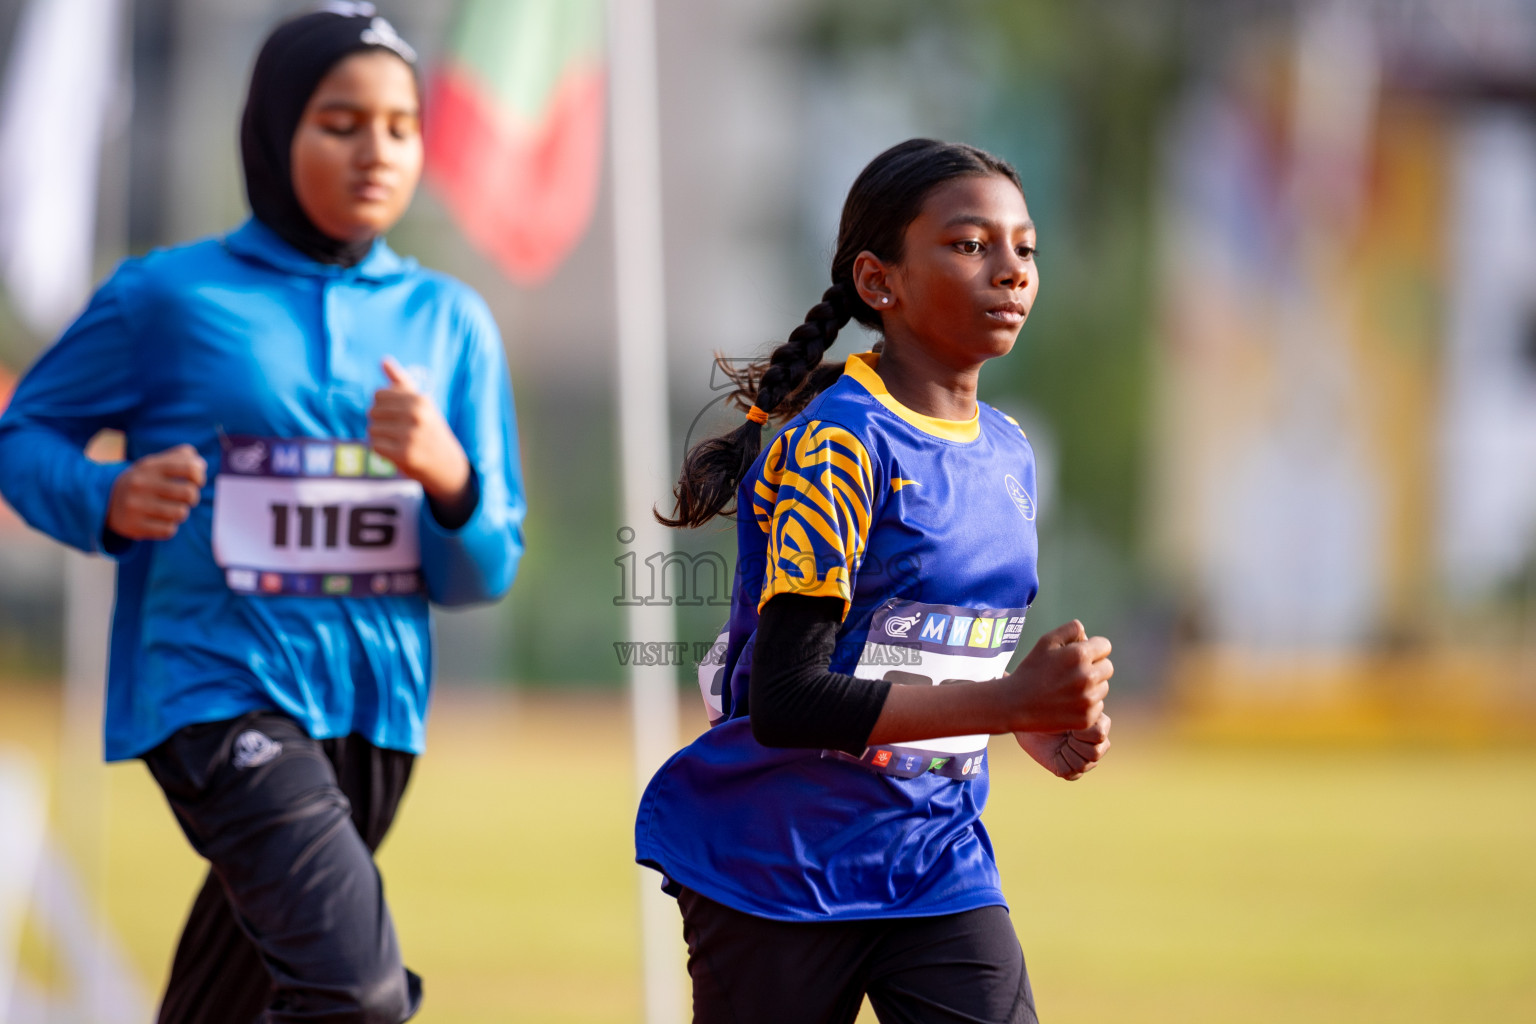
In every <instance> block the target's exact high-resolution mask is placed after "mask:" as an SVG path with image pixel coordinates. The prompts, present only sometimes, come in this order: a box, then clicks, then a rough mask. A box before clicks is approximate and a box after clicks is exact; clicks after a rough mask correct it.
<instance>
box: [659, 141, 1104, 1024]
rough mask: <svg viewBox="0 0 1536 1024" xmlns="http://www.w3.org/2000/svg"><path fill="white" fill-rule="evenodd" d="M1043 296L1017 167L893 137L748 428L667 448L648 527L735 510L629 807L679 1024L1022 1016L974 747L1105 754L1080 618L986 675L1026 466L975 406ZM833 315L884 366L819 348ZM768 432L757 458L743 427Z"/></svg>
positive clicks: (1024, 538)
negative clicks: (709, 613) (687, 994)
mask: <svg viewBox="0 0 1536 1024" xmlns="http://www.w3.org/2000/svg"><path fill="white" fill-rule="evenodd" d="M1038 287H1039V276H1038V273H1037V271H1036V267H1035V226H1034V224H1033V222H1032V221H1031V220H1030V218H1029V211H1028V209H1027V207H1026V205H1025V202H1024V194H1023V190H1022V188H1021V186H1020V184H1019V179H1018V175H1017V174H1016V173H1015V171H1014V170H1013V168H1012V167H1011V166H1009V165H1008V164H1007V163H1006V162H1004V161H1002V160H1000V159H998V158H997V157H995V156H992V155H990V154H988V153H985V152H982V151H981V150H978V149H975V148H973V147H971V146H964V145H952V144H945V143H941V142H935V141H932V140H928V139H913V140H910V141H908V142H904V143H902V144H900V145H898V146H895V147H892V148H891V149H889V150H887V151H886V152H884V153H882V154H880V155H879V156H878V157H876V158H875V159H874V161H873V162H871V163H870V165H869V166H868V167H867V168H865V169H864V171H863V173H861V174H860V175H859V177H858V179H857V180H856V181H855V182H854V184H853V188H852V190H851V191H850V193H849V195H848V200H847V203H846V204H845V206H844V208H843V216H842V224H841V227H840V230H839V233H838V244H837V251H836V254H835V255H834V257H833V260H832V286H831V287H830V288H828V289H827V291H826V293H825V294H824V295H823V296H822V300H821V302H819V303H817V304H816V305H815V306H813V307H812V308H811V310H810V312H809V313H808V314H807V315H806V319H805V322H804V323H803V324H801V325H800V326H799V327H797V328H795V330H794V331H793V332H792V333H791V334H790V336H789V339H788V340H787V341H786V343H785V344H783V345H781V346H779V347H778V348H777V349H776V350H775V351H774V352H773V354H772V355H771V356H770V357H769V359H768V360H767V362H766V363H758V364H754V365H753V366H751V367H749V368H747V369H746V370H745V371H742V372H740V373H739V374H738V376H737V378H736V382H737V385H738V388H737V391H736V398H737V400H738V401H739V402H740V403H741V404H742V406H743V407H744V408H745V409H746V421H745V422H744V423H743V424H742V425H741V426H740V427H738V428H737V429H735V430H734V431H732V432H730V433H728V434H726V435H724V436H722V437H718V438H713V439H710V440H707V441H704V442H702V443H700V444H699V445H697V446H696V447H695V448H694V449H693V450H692V451H690V452H689V453H688V455H687V458H686V461H685V463H684V466H683V471H682V474H681V477H680V479H679V481H678V484H677V489H676V492H675V496H676V499H677V507H676V510H675V512H674V514H673V515H672V516H671V517H660V518H662V521H663V522H665V523H668V524H669V525H673V526H700V525H702V524H704V523H706V522H708V521H709V520H710V519H712V518H713V517H715V516H717V515H732V514H734V513H736V512H738V511H739V513H740V514H739V516H738V523H737V543H738V571H737V576H736V584H735V588H734V593H733V599H732V606H731V615H730V620H729V622H728V624H727V627H726V631H725V633H724V634H723V635H722V638H721V639H722V641H723V643H721V644H717V645H716V649H717V650H723V651H724V656H723V658H719V659H715V660H714V661H712V662H707V663H706V664H705V665H703V666H701V667H700V686H701V689H702V691H703V694H704V698H705V702H706V704H707V705H708V707H709V713H710V720H711V726H712V727H711V728H710V729H709V730H708V731H706V732H705V733H704V734H703V735H701V736H700V737H699V738H698V739H696V740H695V741H694V742H693V743H691V744H690V745H689V746H687V747H686V748H684V749H683V750H682V751H681V752H679V753H678V754H676V755H674V756H673V757H672V759H671V760H670V761H668V762H667V763H666V764H665V765H664V766H663V767H662V768H661V770H660V771H658V772H657V774H656V776H655V778H654V779H652V780H651V783H650V785H649V787H648V788H647V790H646V793H645V795H644V797H643V798H642V801H641V805H640V811H639V816H638V820H637V822H636V844H637V848H638V860H639V861H640V862H641V863H642V864H645V865H648V866H650V867H653V868H656V869H657V870H659V871H661V872H662V874H663V875H664V887H665V888H666V890H667V891H668V892H670V893H672V894H673V895H675V896H677V898H678V902H679V905H680V908H681V911H682V916H683V934H684V936H685V938H686V939H687V942H688V950H689V959H688V968H689V973H690V975H691V976H692V978H693V1006H694V1020H695V1021H696V1022H700V1024H713V1022H716V1021H733V1022H749V1021H764V1022H768V1021H774V1022H779V1021H796V1022H807V1024H809V1022H819V1021H826V1022H844V1021H850V1022H851V1021H853V1020H854V1018H855V1017H856V1016H857V1015H858V1011H859V1007H860V1004H861V1002H862V1000H863V998H864V996H865V995H866V994H867V995H868V996H869V999H870V1001H871V1003H872V1004H873V1006H874V1008H875V1011H876V1013H877V1014H878V1015H879V1017H880V1019H881V1020H882V1021H887V1022H890V1021H913V1022H917V1021H921V1022H924V1024H933V1022H940V1021H955V1022H959V1021H999V1022H1001V1021H1024V1022H1032V1021H1035V1020H1036V1016H1035V1009H1034V999H1033V996H1032V994H1031V991H1030V986H1029V979H1028V974H1027V972H1026V971H1025V967H1024V958H1023V953H1022V951H1021V949H1020V946H1019V942H1018V939H1017V937H1016V936H1015V934H1014V931H1013V928H1012V925H1011V924H1010V922H1009V918H1008V911H1007V906H1006V903H1005V901H1004V899H1003V894H1002V889H1001V885H1000V882H999V879H998V872H997V865H996V862H995V861H994V859H993V855H992V846H991V842H990V841H989V839H988V837H987V833H986V829H985V828H984V827H983V826H982V824H981V820H980V814H981V810H982V806H983V805H984V803H985V802H986V797H987V789H988V774H989V773H988V757H987V741H988V737H989V736H991V735H993V734H1000V733H1013V734H1014V735H1015V737H1016V738H1017V740H1018V742H1019V744H1020V745H1021V746H1022V747H1023V748H1024V749H1025V750H1026V751H1027V752H1028V753H1029V754H1030V756H1032V757H1033V758H1034V759H1035V760H1036V761H1038V762H1039V763H1040V764H1042V765H1043V766H1045V768H1047V769H1048V770H1049V771H1051V772H1053V773H1055V774H1056V775H1058V776H1060V777H1062V778H1064V779H1077V778H1080V777H1081V776H1082V775H1083V774H1084V773H1085V772H1087V771H1089V770H1090V769H1091V768H1093V767H1094V765H1095V764H1097V763H1098V761H1099V759H1100V758H1102V757H1103V756H1104V754H1105V752H1106V751H1107V750H1108V749H1109V726H1110V721H1109V716H1108V715H1106V714H1104V711H1103V707H1104V698H1105V696H1106V694H1107V692H1108V680H1109V677H1110V675H1111V674H1112V673H1113V666H1112V665H1111V663H1110V661H1109V657H1108V656H1109V652H1110V645H1109V642H1108V641H1107V640H1105V639H1104V638H1102V637H1089V636H1088V635H1087V634H1086V633H1085V632H1084V630H1083V627H1082V625H1081V624H1080V623H1078V622H1075V621H1074V622H1071V623H1068V624H1066V625H1064V626H1060V627H1058V628H1056V629H1054V630H1052V631H1050V632H1049V633H1047V634H1045V636H1044V637H1042V638H1041V640H1040V641H1039V643H1037V644H1036V645H1035V647H1034V648H1033V650H1032V651H1031V652H1030V653H1029V654H1028V656H1027V657H1025V658H1024V660H1023V662H1022V663H1021V664H1020V665H1019V667H1018V668H1017V669H1016V670H1014V671H1013V672H1008V671H1007V665H1008V662H1009V660H1010V658H1011V656H1012V654H1013V652H1014V649H1015V647H1016V646H1017V644H1018V640H1019V637H1020V635H1021V633H1022V631H1023V626H1024V615H1025V612H1026V611H1027V609H1028V608H1029V605H1030V603H1031V602H1032V601H1033V600H1034V598H1035V594H1036V591H1037V589H1038V577H1037V574H1036V536H1035V522H1034V520H1035V508H1036V495H1035V464H1034V456H1033V453H1032V452H1031V449H1030V446H1029V442H1028V441H1027V440H1026V439H1025V437H1024V433H1023V431H1022V430H1020V429H1019V425H1018V424H1017V423H1016V422H1015V421H1013V420H1012V419H1010V418H1009V417H1007V416H1005V415H1003V414H1002V413H1000V412H998V411H997V410H996V409H993V408H992V407H990V406H988V405H986V404H984V403H981V402H978V401H977V399H976V381H977V375H978V373H979V372H980V370H981V367H982V365H983V364H984V363H985V362H986V361H987V360H989V359H994V358H997V357H999V356H1004V355H1007V354H1008V352H1009V350H1010V349H1012V347H1013V345H1014V342H1015V340H1016V339H1017V337H1018V333H1019V330H1020V328H1021V327H1022V326H1023V323H1024V321H1025V319H1026V318H1027V316H1028V314H1029V310H1030V307H1031V305H1032V304H1033V302H1034V299H1035V294H1036V291H1037V289H1038ZM850 319H853V320H857V321H858V322H859V323H861V324H863V325H865V326H867V327H871V328H874V329H875V330H878V331H879V332H880V334H881V336H882V343H881V345H880V347H879V350H878V351H870V352H860V353H855V354H853V355H850V356H848V357H847V359H846V360H844V361H842V362H841V364H837V363H830V364H828V363H823V361H822V360H823V356H824V354H825V353H826V351H827V350H828V349H829V348H830V347H831V346H832V344H833V343H834V342H835V341H836V339H837V336H838V333H839V331H840V330H841V329H842V328H843V327H844V326H846V325H847V323H848V321H849V320H850ZM770 421H777V422H776V424H775V427H774V430H773V433H772V435H771V436H772V441H771V443H770V444H769V445H768V447H767V449H766V450H762V446H761V430H762V427H763V426H764V425H766V424H768V423H769V422H770Z"/></svg>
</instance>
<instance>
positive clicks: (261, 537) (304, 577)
mask: <svg viewBox="0 0 1536 1024" xmlns="http://www.w3.org/2000/svg"><path fill="white" fill-rule="evenodd" d="M421 501H422V492H421V485H420V484H418V483H417V482H416V481H414V480H409V479H406V478H404V477H402V476H400V474H399V472H398V470H396V469H395V467H394V466H393V465H392V464H391V463H390V462H389V461H388V460H386V459H383V458H382V457H380V456H378V455H377V454H375V453H373V452H371V451H370V450H369V449H368V446H367V445H365V444H362V443H360V442H356V441H333V440H326V439H320V438H294V439H290V438H265V437H232V438H226V439H225V442H224V460H223V467H222V468H221V470H220V472H219V475H218V477H217V478H216V479H215V480H214V491H213V558H214V561H215V562H216V563H218V565H219V567H220V568H222V569H223V570H224V578H225V581H226V582H227V583H228V584H229V587H230V589H231V590H235V591H238V592H240V593H247V594H301V595H310V596H319V597H374V596H384V595H387V594H414V593H418V592H420V590H421V587H422V581H421V540H420V515H421Z"/></svg>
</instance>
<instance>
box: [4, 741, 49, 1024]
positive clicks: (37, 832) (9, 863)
mask: <svg viewBox="0 0 1536 1024" xmlns="http://www.w3.org/2000/svg"><path fill="white" fill-rule="evenodd" d="M46 821H47V810H46V801H45V796H44V792H43V784H42V780H41V779H40V778H39V777H38V772H37V768H36V767H35V766H34V765H33V764H32V762H31V761H30V760H28V759H27V758H26V757H25V756H23V755H20V754H18V753H16V752H12V751H7V750H4V749H0V1021H4V1020H7V1019H8V1017H9V1013H10V1009H11V1004H12V1001H13V998H14V995H15V989H16V951H17V949H18V948H19V946H20V944H21V926H22V921H23V920H24V919H25V917H26V913H27V906H28V904H29V903H30V902H31V899H32V880H33V879H34V878H35V877H36V876H37V861H38V857H39V856H40V855H41V852H42V849H43V829H44V826H45V822H46Z"/></svg>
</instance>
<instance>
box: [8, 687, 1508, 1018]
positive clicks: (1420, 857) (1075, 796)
mask: <svg viewBox="0 0 1536 1024" xmlns="http://www.w3.org/2000/svg"><path fill="white" fill-rule="evenodd" d="M450 696H451V695H450ZM685 709H686V715H685V718H684V721H685V723H687V725H688V727H689V728H691V729H697V728H699V727H700V726H701V725H702V716H696V715H695V713H694V709H693V707H692V706H691V705H685ZM1116 727H1117V737H1116V738H1117V743H1116V747H1115V750H1114V751H1113V753H1112V754H1111V755H1110V760H1109V761H1108V762H1107V763H1106V764H1105V765H1104V766H1103V767H1102V768H1101V769H1100V770H1099V771H1097V772H1095V773H1094V774H1092V775H1090V776H1089V777H1088V778H1086V779H1084V780H1083V781H1081V782H1077V783H1071V784H1068V783H1063V782H1059V781H1057V780H1054V779H1051V778H1049V777H1048V776H1046V775H1045V774H1044V773H1043V772H1042V771H1040V770H1038V769H1036V768H1035V767H1034V766H1033V765H1032V763H1030V762H1028V761H1027V759H1026V758H1025V757H1024V755H1023V754H1022V753H1020V752H1019V751H1018V750H1017V749H1016V748H1013V747H1012V745H1011V743H1009V744H1004V743H1003V742H1001V741H994V746H993V749H994V751H995V752H996V755H995V759H994V761H993V772H994V779H993V789H992V798H991V803H990V805H989V807H988V811H987V816H986V821H987V824H988V827H989V829H991V831H992V834H993V838H994V842H995V844H996V846H997V849H998V853H999V859H1000V861H1001V865H1002V870H1003V877H1004V882H1005V885H1006V887H1007V889H1008V892H1009V895H1010V900H1011V902H1012V905H1013V912H1014V919H1015V922H1016V924H1017V927H1018V930H1019V933H1020V937H1021V939H1022V940H1023V943H1024V949H1025V954H1026V956H1027V957H1028V960H1029V967H1030V974H1031V977H1032V979H1033V982H1034V986H1035V993H1036V998H1037V1001H1038V1004H1039V1008H1040V1011H1041V1016H1042V1019H1043V1020H1045V1021H1046V1022H1047V1024H1078V1022H1081V1024H1095V1022H1118V1021H1126V1022H1130V1021H1135V1022H1140V1024H1155V1022H1179V1024H1199V1022H1210V1024H1231V1022H1244V1024H1266V1022H1280V1021H1286V1022H1292V1021H1309V1022H1315V1024H1316V1022H1330V1021H1337V1022H1350V1024H1372V1022H1389V1021H1390V1022H1393V1024H1411V1022H1426V1024H1428V1022H1435V1024H1444V1022H1453V1021H1517V1020H1519V1021H1525V1020H1536V748H1533V747H1531V746H1525V747H1517V748H1514V749H1511V748H1508V747H1507V746H1506V745H1490V746H1488V747H1487V748H1480V747H1477V746H1467V745H1463V746H1457V747H1442V748H1437V749H1423V748H1407V747H1393V746H1390V745H1380V744H1377V745H1373V746H1371V747H1370V748H1367V749H1361V750H1348V749H1344V748H1342V747H1341V746H1339V745H1336V744H1335V745H1326V746H1319V745H1313V746H1302V745H1290V746H1275V745H1270V746H1264V747H1243V746H1236V745H1223V744H1213V743H1210V742H1208V741H1193V740H1181V739H1180V738H1179V736H1180V734H1179V733H1178V732H1177V731H1176V730H1172V729H1169V728H1167V727H1158V726H1155V725H1153V724H1151V723H1146V722H1140V721H1138V720H1137V716H1136V715H1135V713H1134V712H1133V711H1129V710H1125V709H1123V710H1121V711H1120V712H1119V713H1117V715H1116ZM56 732H57V729H56V724H55V717H54V715H53V713H52V705H51V702H50V699H49V697H48V695H47V694H46V693H44V692H40V691H37V690H25V689H22V690H0V744H7V743H8V744H11V745H12V746H16V745H20V746H24V747H27V748H29V749H31V750H32V751H33V752H34V753H35V754H36V755H37V756H38V757H39V758H40V759H42V760H43V762H44V763H54V762H56V756H55V746H56V744H55V742H54V739H55V736H56ZM430 743H431V746H430V749H429V751H428V754H427V756H426V757H425V758H423V759H422V760H421V761H420V762H419V763H418V769H417V771H418V774H417V776H416V778H415V781H414V782H413V784H412V789H411V792H410V793H409V795H408V796H407V799H406V803H405V806H404V808H403V810H402V812H401V815H400V818H399V821H398V823H397V825H396V828H395V831H394V833H393V835H392V836H391V837H390V839H389V841H388V842H387V843H386V845H385V847H384V850H383V852H382V855H381V862H382V865H383V870H384V874H385V879H386V884H387V886H388V891H389V895H390V898H391V901H392V903H393V906H394V910H395V915H396V920H397V923H398V924H399V927H400V931H401V935H402V940H403V943H404V946H405V950H406V954H407V960H408V961H409V962H410V964H411V965H412V966H413V967H414V968H416V969H417V970H418V971H420V972H421V973H422V974H423V975H424V976H425V978H426V983H427V993H428V995H427V1003H426V1007H425V1009H424V1011H423V1013H422V1015H421V1016H420V1017H419V1018H418V1019H419V1020H420V1021H422V1022H423V1024H471V1022H473V1024H480V1022H487V1024H489V1022H505V1021H528V1022H551V1024H553V1022H577V1021H591V1022H597V1021H604V1022H630V1021H638V1020H639V1010H638V1006H639V980H638V970H639V958H638V954H637V950H636V930H637V924H636V920H637V914H636V911H635V871H636V869H635V868H634V867H633V866H632V864H631V861H630V856H631V846H630V826H631V821H632V812H633V806H634V784H633V781H632V780H631V779H630V777H629V775H628V765H629V748H628V741H627V722H626V719H625V716H624V708H623V705H622V703H620V702H619V701H617V700H614V699H609V698H598V697H593V698H587V699H554V698H548V697H545V698H522V699H516V700H513V699H499V700H498V699H492V698H484V697H477V698H472V699H470V698H461V699H457V700H454V699H449V700H445V701H443V702H441V703H440V704H439V705H438V707H437V708H436V711H435V717H434V720H433V723H432V732H431V741H430ZM87 776H88V777H89V778H95V779H99V780H104V782H103V784H104V786H105V794H106V813H105V824H104V827H103V833H104V835H105V837H106V838H105V841H104V844H103V849H102V852H101V857H100V860H101V862H102V863H103V864H104V868H103V869H102V874H101V882H100V888H101V889H102V890H104V893H105V896H104V899H105V903H106V907H107V913H108V917H109V919H110V921H111V922H112V925H113V927H114V928H115V929H116V931H117V934H118V936H119V937H120V939H121V940H122V942H123V944H124V946H125V947H126V949H127V950H128V952H129V955H130V956H131V958H132V960H133V962H134V964H135V965H136V966H137V968H138V969H139V970H140V972H141V973H142V975H143V977H144V978H145V981H146V984H148V985H150V986H154V985H158V984H159V982H160V981H161V979H162V978H163V976H164V972H165V969H166V966H167V964H168V961H169V956H170V951H171V946H172V943H173V942H174V939H175V935H176V933H177V930H178V927H179V924H180V917H181V915H182V913H183V912H184V910H185V907H186V905H187V903H188V902H189V901H190V899H191V896H192V893H193V892H194V890H195V888H196V887H197V885H198V884H199V882H200V880H201V868H200V866H199V863H198V862H197V860H196V859H195V857H194V856H193V855H192V854H191V853H190V852H189V851H188V850H187V849H186V847H185V844H184V843H183V841H182V840H181V838H180V835H179V834H178V833H177V832H176V829H175V825H174V823H173V821H172V819H171V816H170V814H169V812H168V811H167V810H166V809H165V806H164V804H163V803H162V802H161V800H160V797H159V794H158V792H157V791H156V790H155V789H154V787H153V785H152V783H151V782H150V780H149V777H148V774H147V773H146V772H145V771H144V769H143V768H142V767H141V766H139V765H137V764H133V765H123V766H116V767H112V768H99V769H86V770H85V771H84V772H83V774H82V777H87ZM678 947H679V948H678V956H679V968H678V969H679V972H681V970H682V966H681V956H682V953H681V941H680V940H679V943H678ZM26 960H27V962H28V966H29V968H30V969H31V970H32V971H33V973H37V972H39V971H43V972H46V971H47V970H48V965H47V963H46V960H47V957H46V954H45V953H44V952H42V950H41V946H40V944H39V943H38V942H37V941H35V940H34V941H33V942H31V943H30V944H29V947H28V953H27V957H26ZM871 1019H872V1018H871Z"/></svg>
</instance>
